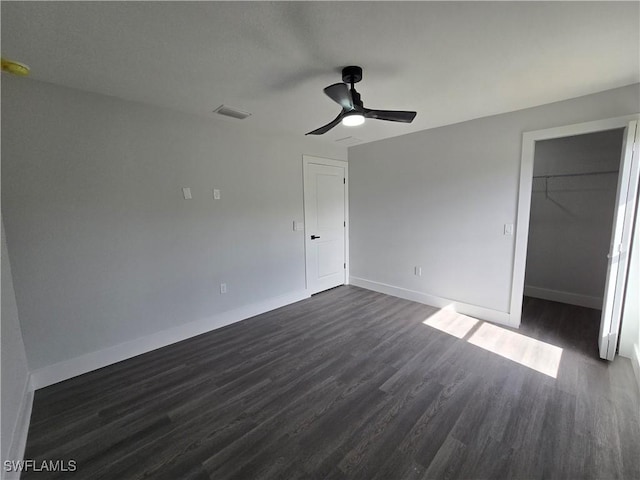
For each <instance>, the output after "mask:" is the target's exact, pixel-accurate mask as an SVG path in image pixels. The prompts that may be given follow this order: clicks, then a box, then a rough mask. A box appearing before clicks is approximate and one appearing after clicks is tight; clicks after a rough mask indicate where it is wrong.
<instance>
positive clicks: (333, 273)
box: [304, 157, 347, 294]
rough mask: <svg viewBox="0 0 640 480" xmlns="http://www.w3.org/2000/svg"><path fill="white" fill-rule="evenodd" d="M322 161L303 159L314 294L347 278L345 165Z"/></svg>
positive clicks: (307, 241)
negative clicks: (323, 162)
mask: <svg viewBox="0 0 640 480" xmlns="http://www.w3.org/2000/svg"><path fill="white" fill-rule="evenodd" d="M322 161H323V159H318V158H315V157H312V160H311V159H309V157H305V161H304V223H305V252H306V267H307V289H308V290H309V291H310V293H311V294H314V293H317V292H321V291H323V290H327V289H329V288H333V287H337V286H338V285H344V283H345V280H346V267H347V265H346V242H345V239H346V237H345V235H346V195H345V193H346V164H345V162H339V161H336V160H326V162H327V163H330V164H322V163H319V162H322ZM316 162H318V163H316Z"/></svg>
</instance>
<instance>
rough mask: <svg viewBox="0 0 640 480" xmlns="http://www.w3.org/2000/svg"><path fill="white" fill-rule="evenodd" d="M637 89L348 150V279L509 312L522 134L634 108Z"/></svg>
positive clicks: (639, 100) (639, 98) (639, 87)
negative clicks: (508, 227)
mask: <svg viewBox="0 0 640 480" xmlns="http://www.w3.org/2000/svg"><path fill="white" fill-rule="evenodd" d="M639 93H640V85H638V84H635V85H632V86H628V87H623V88H619V89H615V90H610V91H606V92H602V93H599V94H595V95H589V96H586V97H580V98H576V99H572V100H567V101H563V102H558V103H553V104H549V105H544V106H540V107H536V108H531V109H526V110H521V111H517V112H513V113H508V114H503V115H497V116H493V117H487V118H481V119H478V120H473V121H469V122H464V123H460V124H456V125H450V126H446V127H442V128H436V129H432V130H426V131H422V132H416V133H413V134H410V135H405V136H402V137H396V138H392V139H388V140H383V141H379V142H374V143H369V144H366V145H361V146H355V147H351V148H350V149H349V174H350V178H351V182H350V185H349V192H350V197H349V201H350V215H351V228H350V242H351V259H350V260H351V275H352V277H359V278H363V279H366V280H370V281H375V282H380V283H385V284H388V285H392V286H396V287H400V288H404V289H409V290H413V291H418V292H422V293H426V294H429V295H434V296H438V297H443V298H446V299H451V300H456V301H459V302H463V303H467V304H471V305H476V306H481V307H486V308H489V309H493V310H497V311H501V312H508V311H509V303H510V295H511V276H512V268H513V255H514V238H515V237H514V236H505V235H503V226H504V224H506V223H515V221H516V208H517V194H518V182H519V170H520V157H521V148H522V147H521V145H522V141H521V139H522V133H523V132H525V131H530V130H538V129H543V128H550V127H555V126H561V125H569V124H574V123H580V122H584V121H590V120H596V119H603V118H610V117H616V116H621V115H627V114H632V113H637V112H638V111H639V110H640V105H639V103H640V95H639ZM428 114H429V112H419V113H418V115H428ZM416 265H419V266H422V272H423V273H422V276H421V277H418V276H415V275H414V273H413V272H414V266H416Z"/></svg>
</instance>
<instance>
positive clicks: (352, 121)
mask: <svg viewBox="0 0 640 480" xmlns="http://www.w3.org/2000/svg"><path fill="white" fill-rule="evenodd" d="M363 123H364V115H362V114H361V113H356V112H354V113H352V114H346V115H345V116H344V118H343V119H342V125H344V126H345V127H357V126H358V125H362V124H363Z"/></svg>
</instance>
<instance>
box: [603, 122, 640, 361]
mask: <svg viewBox="0 0 640 480" xmlns="http://www.w3.org/2000/svg"><path fill="white" fill-rule="evenodd" d="M637 124H638V122H636V121H633V122H630V123H629V126H628V127H627V129H626V131H625V139H624V144H623V146H622V159H621V161H620V173H619V176H618V195H617V197H616V208H615V213H614V217H613V218H614V219H613V229H612V234H611V247H610V249H609V254H608V255H607V257H608V259H609V263H608V268H607V282H606V286H605V290H604V305H603V307H602V320H601V322H600V338H599V343H600V357H601V358H605V359H607V360H613V357H614V356H615V353H616V348H617V345H618V333H619V331H620V317H621V315H622V306H623V302H624V293H625V287H626V282H627V270H628V266H629V253H630V252H629V250H630V247H631V235H632V233H633V219H634V212H635V209H636V203H637V201H636V200H637V191H638V176H639V170H638V146H637V144H638V125H637ZM629 293H630V294H632V295H637V292H629Z"/></svg>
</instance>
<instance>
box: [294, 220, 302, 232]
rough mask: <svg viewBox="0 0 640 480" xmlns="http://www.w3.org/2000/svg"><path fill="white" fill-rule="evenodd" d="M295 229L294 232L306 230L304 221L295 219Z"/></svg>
mask: <svg viewBox="0 0 640 480" xmlns="http://www.w3.org/2000/svg"><path fill="white" fill-rule="evenodd" d="M293 231H294V232H304V223H302V222H298V221H296V220H294V221H293Z"/></svg>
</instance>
